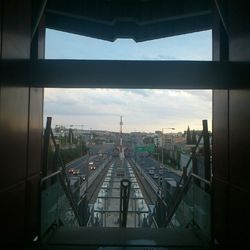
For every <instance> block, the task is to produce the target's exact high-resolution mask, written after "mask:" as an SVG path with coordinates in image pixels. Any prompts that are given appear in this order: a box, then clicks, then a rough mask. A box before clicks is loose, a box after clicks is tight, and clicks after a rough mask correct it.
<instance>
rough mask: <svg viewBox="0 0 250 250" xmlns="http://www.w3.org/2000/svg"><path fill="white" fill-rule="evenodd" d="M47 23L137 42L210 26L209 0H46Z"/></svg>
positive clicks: (74, 31)
mask: <svg viewBox="0 0 250 250" xmlns="http://www.w3.org/2000/svg"><path fill="white" fill-rule="evenodd" d="M46 26H47V27H48V28H51V29H56V30H61V31H65V32H70V33H76V34H79V35H84V36H89V37H95V38H99V39H104V40H108V41H114V40H115V39H117V38H132V39H134V40H135V41H136V42H140V41H146V40H151V39H156V38H162V37H167V36H174V35H179V34H184V33H190V32H195V31H201V30H207V29H211V27H212V11H211V0H165V1H164V0H48V2H47V7H46Z"/></svg>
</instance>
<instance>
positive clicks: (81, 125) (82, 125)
mask: <svg viewBox="0 0 250 250" xmlns="http://www.w3.org/2000/svg"><path fill="white" fill-rule="evenodd" d="M69 126H70V127H80V128H81V129H82V133H81V136H80V138H81V140H80V146H81V156H82V155H83V151H82V141H83V127H84V124H80V125H69Z"/></svg>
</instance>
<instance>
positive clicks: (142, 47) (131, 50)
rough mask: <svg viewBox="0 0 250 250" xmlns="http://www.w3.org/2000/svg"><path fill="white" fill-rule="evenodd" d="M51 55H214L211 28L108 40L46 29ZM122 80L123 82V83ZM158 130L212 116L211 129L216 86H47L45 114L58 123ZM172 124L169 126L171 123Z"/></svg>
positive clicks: (196, 125) (157, 57)
mask: <svg viewBox="0 0 250 250" xmlns="http://www.w3.org/2000/svg"><path fill="white" fill-rule="evenodd" d="M45 57H46V59H109V60H202V61H210V60H212V34H211V31H203V32H196V33H191V34H187V35H179V36H175V37H169V38H163V39H157V40H152V41H147V42H141V43H136V42H134V41H133V40H130V39H118V40H116V41H115V42H113V43H112V42H108V41H103V40H98V39H93V38H89V37H83V36H79V35H74V34H69V33H64V32H59V31H55V30H49V29H47V30H46V49H45ZM118 84H119V83H118ZM121 115H122V116H123V120H124V128H123V130H124V132H135V131H137V132H138V131H145V132H154V131H156V130H162V128H169V127H174V128H175V131H176V132H179V131H184V130H186V129H187V126H188V125H189V126H190V128H191V129H201V125H202V120H203V119H207V120H208V124H209V129H210V130H211V129H212V128H211V120H212V91H211V90H162V89H161V90H159V89H153V90H152V89H86V88H85V89H45V95H44V120H45V119H46V117H47V116H52V123H53V126H55V125H65V126H69V125H71V124H75V125H84V129H93V130H109V131H119V120H120V116H121ZM166 130H167V129H166Z"/></svg>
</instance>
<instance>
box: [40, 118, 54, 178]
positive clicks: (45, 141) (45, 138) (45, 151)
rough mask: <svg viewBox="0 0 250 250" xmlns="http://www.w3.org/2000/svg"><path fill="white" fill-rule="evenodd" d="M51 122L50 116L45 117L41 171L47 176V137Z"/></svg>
mask: <svg viewBox="0 0 250 250" xmlns="http://www.w3.org/2000/svg"><path fill="white" fill-rule="evenodd" d="M51 122H52V118H51V117H47V123H46V128H45V132H44V145H43V171H42V176H43V177H44V176H47V172H48V169H47V165H48V151H49V137H50V131H51Z"/></svg>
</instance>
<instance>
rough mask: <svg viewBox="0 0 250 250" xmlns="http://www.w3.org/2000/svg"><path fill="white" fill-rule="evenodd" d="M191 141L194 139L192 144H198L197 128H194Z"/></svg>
mask: <svg viewBox="0 0 250 250" xmlns="http://www.w3.org/2000/svg"><path fill="white" fill-rule="evenodd" d="M191 141H192V143H191V144H193V145H196V143H197V140H196V133H195V130H193V133H192V139H191Z"/></svg>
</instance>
